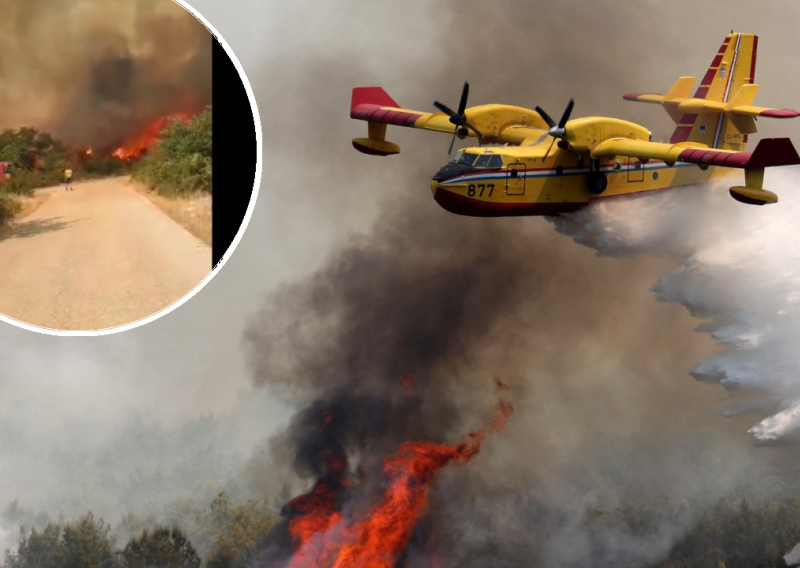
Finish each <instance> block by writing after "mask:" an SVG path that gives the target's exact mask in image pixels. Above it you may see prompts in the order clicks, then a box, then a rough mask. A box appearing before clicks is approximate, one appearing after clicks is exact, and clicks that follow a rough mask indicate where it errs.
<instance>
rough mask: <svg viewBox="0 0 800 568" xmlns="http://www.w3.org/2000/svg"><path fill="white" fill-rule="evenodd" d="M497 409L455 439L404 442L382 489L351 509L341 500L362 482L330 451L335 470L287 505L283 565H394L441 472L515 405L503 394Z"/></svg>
mask: <svg viewBox="0 0 800 568" xmlns="http://www.w3.org/2000/svg"><path fill="white" fill-rule="evenodd" d="M496 412H497V416H496V418H495V420H494V421H493V422H492V424H491V425H490V426H489V427H488V428H487V429H485V430H479V431H476V432H472V433H470V434H469V435H468V436H467V438H466V439H465V440H464V441H462V442H460V443H458V444H455V445H446V444H436V443H433V442H403V443H402V444H401V445H400V447H399V448H398V449H397V450H396V451H395V452H394V453H393V454H391V455H389V456H387V457H386V458H384V459H383V463H382V467H381V473H380V477H381V484H380V485H381V486H382V490H381V491H380V492H379V493H378V495H377V497H376V498H375V499H374V502H371V503H364V504H363V505H362V506H361V507H356V508H355V509H350V510H348V511H343V508H344V505H345V504H346V503H348V502H352V500H353V499H354V495H358V493H359V490H361V489H362V487H363V486H356V485H355V484H354V482H353V481H352V480H350V479H349V478H348V476H347V470H346V467H345V462H344V460H343V459H342V458H340V457H336V456H331V457H330V459H331V461H330V465H331V470H332V471H331V473H330V474H329V475H328V476H327V477H326V478H324V479H321V480H319V481H318V482H317V483H316V484H315V485H314V487H313V489H312V490H311V491H310V492H308V493H307V494H305V495H302V496H300V497H296V498H294V499H293V500H291V501H290V502H289V503H288V504H287V505H286V507H285V508H284V514H285V515H287V516H288V517H289V524H288V530H289V533H290V534H291V542H292V548H293V554H292V556H291V558H290V560H289V561H288V563H287V564H286V568H310V567H314V568H394V567H395V566H397V563H398V561H399V560H400V559H401V558H402V557H403V554H404V552H405V551H406V548H407V547H408V544H409V542H410V541H411V538H412V536H413V534H414V530H415V529H416V527H417V525H418V523H419V521H420V519H421V518H422V517H423V516H424V515H425V513H426V512H427V508H428V501H429V491H430V486H431V484H432V483H433V481H434V479H435V478H436V476H437V475H438V474H439V473H440V471H441V470H442V469H443V468H445V467H446V466H448V465H463V464H465V463H467V462H469V461H470V460H471V459H472V458H474V457H475V456H476V455H477V454H478V452H479V451H480V449H481V445H482V444H483V441H484V439H485V437H486V434H487V432H490V431H497V430H501V429H502V428H503V426H504V425H505V422H506V420H507V419H508V418H509V417H510V416H511V413H512V406H511V404H510V403H509V402H507V401H501V402H500V403H499V404H498V405H497V408H496ZM321 427H324V426H321ZM346 494H350V495H349V496H347V497H345V495H346ZM357 502H359V503H361V500H360V499H357Z"/></svg>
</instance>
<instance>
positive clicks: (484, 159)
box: [475, 154, 491, 168]
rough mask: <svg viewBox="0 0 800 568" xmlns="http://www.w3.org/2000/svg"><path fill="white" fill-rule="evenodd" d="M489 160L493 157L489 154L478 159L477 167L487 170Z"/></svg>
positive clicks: (476, 161)
mask: <svg viewBox="0 0 800 568" xmlns="http://www.w3.org/2000/svg"><path fill="white" fill-rule="evenodd" d="M489 158H491V156H490V155H489V154H484V155H483V156H478V159H477V160H475V167H476V168H485V167H486V166H488V165H489Z"/></svg>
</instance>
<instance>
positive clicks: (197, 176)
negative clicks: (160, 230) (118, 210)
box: [133, 110, 211, 197]
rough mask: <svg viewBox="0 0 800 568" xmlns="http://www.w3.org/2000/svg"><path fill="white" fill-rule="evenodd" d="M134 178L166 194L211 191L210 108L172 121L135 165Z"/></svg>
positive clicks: (176, 194) (187, 194)
mask: <svg viewBox="0 0 800 568" xmlns="http://www.w3.org/2000/svg"><path fill="white" fill-rule="evenodd" d="M133 177H134V179H135V180H137V181H140V182H141V183H143V184H145V185H146V186H147V187H148V188H149V189H151V190H153V191H155V192H157V193H159V194H161V195H164V196H167V197H179V196H180V197H186V196H189V195H193V194H210V193H211V111H210V110H206V111H204V112H202V113H200V114H198V115H196V116H195V117H194V118H192V119H191V120H189V121H185V122H184V121H180V120H173V121H171V122H170V124H169V126H167V127H166V128H165V129H164V130H162V131H161V135H160V141H159V142H158V144H157V145H156V146H155V148H153V150H151V151H150V152H149V153H148V155H147V156H145V157H144V158H143V159H142V160H141V161H139V163H138V164H137V165H136V167H135V168H134V172H133Z"/></svg>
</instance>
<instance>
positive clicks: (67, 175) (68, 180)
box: [64, 166, 72, 191]
mask: <svg viewBox="0 0 800 568" xmlns="http://www.w3.org/2000/svg"><path fill="white" fill-rule="evenodd" d="M64 189H65V190H66V191H72V170H71V169H70V168H69V166H68V167H67V169H66V170H64Z"/></svg>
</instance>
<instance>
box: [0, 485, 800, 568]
mask: <svg viewBox="0 0 800 568" xmlns="http://www.w3.org/2000/svg"><path fill="white" fill-rule="evenodd" d="M651 505H656V503H655V502H654V503H652V504H651ZM663 506H665V507H663ZM692 508H693V507H691V506H690V505H687V504H686V503H685V502H681V503H675V502H667V503H664V502H663V501H662V500H661V499H658V506H653V507H647V506H644V504H643V503H642V502H637V503H635V504H634V503H629V504H626V505H624V506H621V507H619V508H616V509H613V510H605V511H604V510H596V511H591V512H590V513H591V514H589V515H588V516H587V518H586V523H587V526H586V527H585V528H586V530H587V531H588V532H589V533H591V532H592V531H597V533H598V534H605V535H606V536H608V535H610V534H626V535H633V536H636V537H637V538H638V539H640V540H641V542H642V543H647V542H648V540H658V539H659V538H660V537H659V536H658V531H659V527H661V526H663V524H664V523H665V522H666V523H671V522H673V521H678V522H680V523H681V524H683V523H685V522H686V514H687V513H688V514H689V515H691V516H693V517H694V518H695V522H694V523H693V524H691V526H692V527H693V528H692V529H691V530H690V531H689V532H688V533H686V534H684V536H683V537H682V538H680V539H679V540H678V541H677V542H676V543H675V544H674V545H673V546H672V549H671V551H670V552H669V554H668V556H667V557H666V558H665V559H663V560H661V561H659V562H657V563H655V564H650V565H649V566H647V568H785V567H786V566H787V565H786V563H785V561H784V559H783V557H784V555H785V554H787V553H788V552H789V551H790V550H791V549H792V548H793V547H794V546H795V545H796V544H797V543H798V542H800V502H798V500H796V499H794V498H787V499H785V500H782V501H774V500H771V499H765V500H764V501H762V502H760V503H758V504H752V503H750V502H749V501H748V500H747V499H721V500H719V501H717V502H715V503H713V504H710V505H707V506H704V507H702V511H701V512H700V513H699V514H698V512H697V511H692V510H691V509H692ZM10 509H13V510H12V511H10V512H9V511H7V512H6V516H8V515H9V514H15V515H17V516H20V517H25V516H26V515H27V513H26V512H25V511H24V510H23V509H21V508H20V507H19V505H17V504H13V505H12V506H11V507H10ZM681 519H682V520H681ZM32 520H33V519H32ZM679 520H680V521H679ZM34 524H36V525H38V528H31V529H27V528H23V529H22V534H21V538H20V541H19V545H18V546H17V549H16V550H15V551H6V556H5V564H4V568H77V567H97V568H201V567H203V568H245V567H248V566H250V561H251V560H252V558H253V554H254V553H255V552H257V550H258V548H259V546H260V544H261V543H262V542H263V539H264V537H265V536H266V535H267V534H268V533H269V531H270V530H271V529H272V528H273V527H274V526H275V525H276V524H277V514H276V512H275V511H274V509H271V508H270V507H268V506H266V505H265V504H261V503H257V502H255V501H248V502H246V503H241V504H238V505H237V504H233V503H232V502H231V500H230V498H229V496H228V494H227V493H225V492H222V493H219V494H218V495H217V496H216V497H215V498H214V499H213V501H212V502H211V503H210V505H209V506H207V507H205V508H203V509H202V510H193V511H187V512H186V514H185V515H183V516H182V517H181V518H178V519H176V520H175V522H174V523H173V524H170V525H163V524H159V523H155V522H152V521H148V520H143V519H140V518H138V517H137V516H136V515H126V516H125V517H123V519H122V520H121V522H120V523H119V524H118V525H117V526H116V527H114V529H113V530H112V528H111V527H110V526H109V525H108V524H107V523H106V522H104V521H103V520H102V519H96V518H95V517H94V516H93V515H92V514H91V513H88V514H87V515H86V516H84V517H83V518H80V519H78V520H74V521H68V522H64V521H58V522H53V521H46V522H43V519H42V518H39V519H38V520H34ZM120 540H121V541H122V542H124V544H119V541H120ZM600 556H602V555H600ZM601 565H606V564H605V563H603V562H599V563H598V564H597V566H601ZM613 565H614V566H626V567H630V568H634V567H637V568H639V567H641V565H638V564H631V563H627V562H625V561H624V560H622V559H617V560H615V561H614V564H613Z"/></svg>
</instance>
